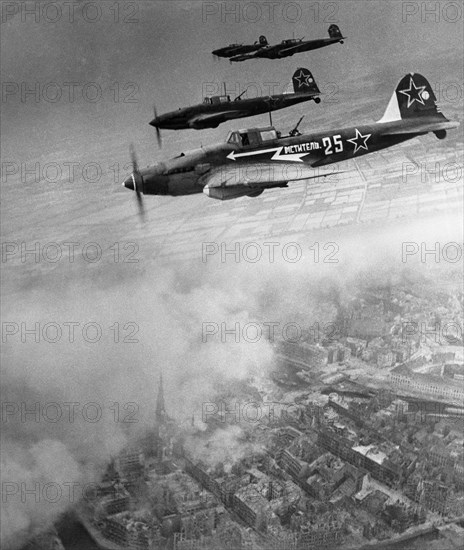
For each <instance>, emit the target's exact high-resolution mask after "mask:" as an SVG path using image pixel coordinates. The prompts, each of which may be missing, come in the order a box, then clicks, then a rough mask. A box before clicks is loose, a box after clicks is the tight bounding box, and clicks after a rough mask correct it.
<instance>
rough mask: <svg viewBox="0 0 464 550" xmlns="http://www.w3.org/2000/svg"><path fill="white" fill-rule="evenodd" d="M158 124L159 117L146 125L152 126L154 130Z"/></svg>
mask: <svg viewBox="0 0 464 550" xmlns="http://www.w3.org/2000/svg"><path fill="white" fill-rule="evenodd" d="M159 123H160V119H159V117H155V118H154V119H153V120H151V121H150V122H149V123H148V124H150V126H154V127H155V128H156V127H157V126H158V124H159Z"/></svg>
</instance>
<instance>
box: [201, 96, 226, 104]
mask: <svg viewBox="0 0 464 550" xmlns="http://www.w3.org/2000/svg"><path fill="white" fill-rule="evenodd" d="M203 103H204V104H206V105H219V104H221V103H230V95H215V96H213V97H205V98H204V99H203Z"/></svg>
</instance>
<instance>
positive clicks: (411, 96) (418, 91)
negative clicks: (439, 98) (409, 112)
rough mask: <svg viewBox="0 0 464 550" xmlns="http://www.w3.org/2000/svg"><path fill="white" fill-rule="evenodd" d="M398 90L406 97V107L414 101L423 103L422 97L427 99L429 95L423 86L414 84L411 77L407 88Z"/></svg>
mask: <svg viewBox="0 0 464 550" xmlns="http://www.w3.org/2000/svg"><path fill="white" fill-rule="evenodd" d="M399 92H400V94H403V95H405V96H406V97H407V98H408V107H407V108H408V109H409V107H411V105H412V104H413V103H414V101H417V103H420V104H421V105H425V103H424V99H426V100H427V99H428V98H429V97H430V96H429V94H428V92H426V91H425V86H419V87H417V86H416V85H415V84H414V80H413V78H412V77H411V79H410V81H409V88H408V89H407V90H399ZM425 94H427V95H425Z"/></svg>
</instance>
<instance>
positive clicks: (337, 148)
mask: <svg viewBox="0 0 464 550" xmlns="http://www.w3.org/2000/svg"><path fill="white" fill-rule="evenodd" d="M322 146H323V147H324V153H325V154H326V155H331V154H332V153H341V152H342V151H343V142H342V136H341V135H340V134H337V135H336V136H332V137H325V138H322Z"/></svg>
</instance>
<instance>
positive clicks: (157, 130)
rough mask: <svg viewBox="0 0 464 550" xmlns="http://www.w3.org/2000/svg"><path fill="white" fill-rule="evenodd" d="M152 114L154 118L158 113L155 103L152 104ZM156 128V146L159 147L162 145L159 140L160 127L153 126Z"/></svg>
mask: <svg viewBox="0 0 464 550" xmlns="http://www.w3.org/2000/svg"><path fill="white" fill-rule="evenodd" d="M153 115H154V118H155V119H156V118H158V114H157V112H156V105H153ZM155 128H156V139H157V141H158V147H159V148H160V149H161V145H162V142H161V131H160V129H159V128H158V126H155Z"/></svg>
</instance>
